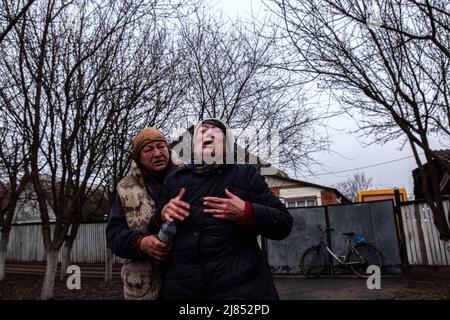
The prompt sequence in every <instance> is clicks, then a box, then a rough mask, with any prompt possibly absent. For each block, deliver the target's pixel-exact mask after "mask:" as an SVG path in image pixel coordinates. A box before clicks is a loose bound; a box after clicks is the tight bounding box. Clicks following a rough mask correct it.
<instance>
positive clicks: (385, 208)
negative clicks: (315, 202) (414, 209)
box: [267, 200, 402, 274]
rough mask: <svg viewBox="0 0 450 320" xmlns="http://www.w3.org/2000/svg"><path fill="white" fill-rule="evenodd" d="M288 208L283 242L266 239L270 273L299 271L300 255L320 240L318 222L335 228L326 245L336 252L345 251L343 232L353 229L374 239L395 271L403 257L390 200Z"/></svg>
mask: <svg viewBox="0 0 450 320" xmlns="http://www.w3.org/2000/svg"><path fill="white" fill-rule="evenodd" d="M288 210H289V212H290V213H291V215H292V217H293V219H294V225H293V227H292V232H291V234H290V235H289V236H288V237H287V238H286V239H284V240H282V241H274V240H267V258H268V261H269V264H270V266H271V268H272V272H273V273H275V274H299V273H300V268H299V263H300V258H301V256H302V254H303V253H304V252H305V250H306V249H307V248H309V247H311V246H313V245H316V244H317V243H318V241H319V238H320V232H319V231H318V230H317V227H316V226H317V225H318V224H320V225H322V226H323V227H325V226H328V227H329V228H333V229H335V231H334V232H331V233H330V235H329V237H330V240H331V241H330V243H329V245H330V246H331V247H332V250H333V251H334V252H336V253H337V254H341V253H343V252H344V251H345V247H344V244H345V237H344V236H343V235H342V233H343V232H355V233H356V234H357V235H363V236H364V237H365V238H366V239H367V240H369V241H374V242H375V246H376V247H377V248H378V249H379V250H380V251H381V252H382V254H383V262H384V264H385V266H389V267H390V268H391V272H393V271H395V272H397V269H398V267H399V266H400V264H401V262H402V260H401V252H400V245H399V241H398V237H397V232H396V224H395V219H394V207H393V203H392V201H391V200H388V201H377V202H367V203H355V204H349V205H331V206H320V207H302V208H289V209H288ZM333 263H335V261H333Z"/></svg>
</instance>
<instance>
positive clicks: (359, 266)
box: [349, 243, 383, 279]
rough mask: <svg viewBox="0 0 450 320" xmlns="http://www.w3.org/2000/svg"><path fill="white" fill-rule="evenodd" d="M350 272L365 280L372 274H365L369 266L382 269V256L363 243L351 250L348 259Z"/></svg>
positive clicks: (372, 247) (375, 249)
mask: <svg viewBox="0 0 450 320" xmlns="http://www.w3.org/2000/svg"><path fill="white" fill-rule="evenodd" d="M349 266H350V270H352V272H353V273H354V274H356V275H357V276H358V277H360V278H364V279H367V278H368V277H369V276H370V275H371V274H372V273H367V268H368V267H369V266H377V267H379V268H380V272H381V268H382V267H383V256H382V255H381V252H380V251H379V250H378V249H377V248H375V247H374V246H372V245H370V244H367V243H364V244H358V245H356V246H354V247H353V248H352V251H351V252H350V259H349Z"/></svg>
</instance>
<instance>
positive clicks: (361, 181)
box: [334, 172, 373, 202]
mask: <svg viewBox="0 0 450 320" xmlns="http://www.w3.org/2000/svg"><path fill="white" fill-rule="evenodd" d="M372 180H373V179H372V178H367V177H366V175H365V174H364V172H357V173H355V174H353V176H351V177H349V178H347V179H346V180H345V181H342V182H338V183H336V184H335V185H334V187H335V188H336V189H338V190H339V191H340V192H341V193H342V194H343V195H344V196H346V197H347V198H348V199H350V200H352V201H353V202H357V201H358V192H359V191H363V190H368V189H369V188H371V187H372Z"/></svg>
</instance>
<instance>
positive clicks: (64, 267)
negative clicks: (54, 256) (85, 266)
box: [59, 241, 73, 281]
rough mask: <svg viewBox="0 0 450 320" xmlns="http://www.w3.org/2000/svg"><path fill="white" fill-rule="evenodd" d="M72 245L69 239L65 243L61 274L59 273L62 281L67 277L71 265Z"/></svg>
mask: <svg viewBox="0 0 450 320" xmlns="http://www.w3.org/2000/svg"><path fill="white" fill-rule="evenodd" d="M72 247H73V244H72V243H69V242H67V241H66V242H65V243H64V247H63V253H62V261H61V274H60V275H59V278H60V280H61V281H64V279H65V278H66V277H67V274H66V271H67V268H68V267H69V265H70V254H71V253H72Z"/></svg>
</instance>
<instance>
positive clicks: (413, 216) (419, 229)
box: [400, 200, 450, 266]
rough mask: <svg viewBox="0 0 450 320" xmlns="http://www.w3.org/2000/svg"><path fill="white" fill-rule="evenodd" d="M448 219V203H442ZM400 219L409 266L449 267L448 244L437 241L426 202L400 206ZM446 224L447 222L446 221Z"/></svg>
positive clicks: (437, 236)
mask: <svg viewBox="0 0 450 320" xmlns="http://www.w3.org/2000/svg"><path fill="white" fill-rule="evenodd" d="M444 208H445V211H446V218H447V219H448V211H449V201H448V200H446V201H444ZM400 209H401V217H402V222H403V230H404V233H405V245H406V253H407V256H408V263H409V264H410V265H423V266H450V244H449V243H445V242H444V241H442V240H440V239H439V231H438V230H437V228H436V226H435V225H434V222H433V212H432V211H431V209H430V208H429V206H428V205H427V203H426V202H414V203H407V204H402V205H401V207H400ZM447 223H448V220H447Z"/></svg>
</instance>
